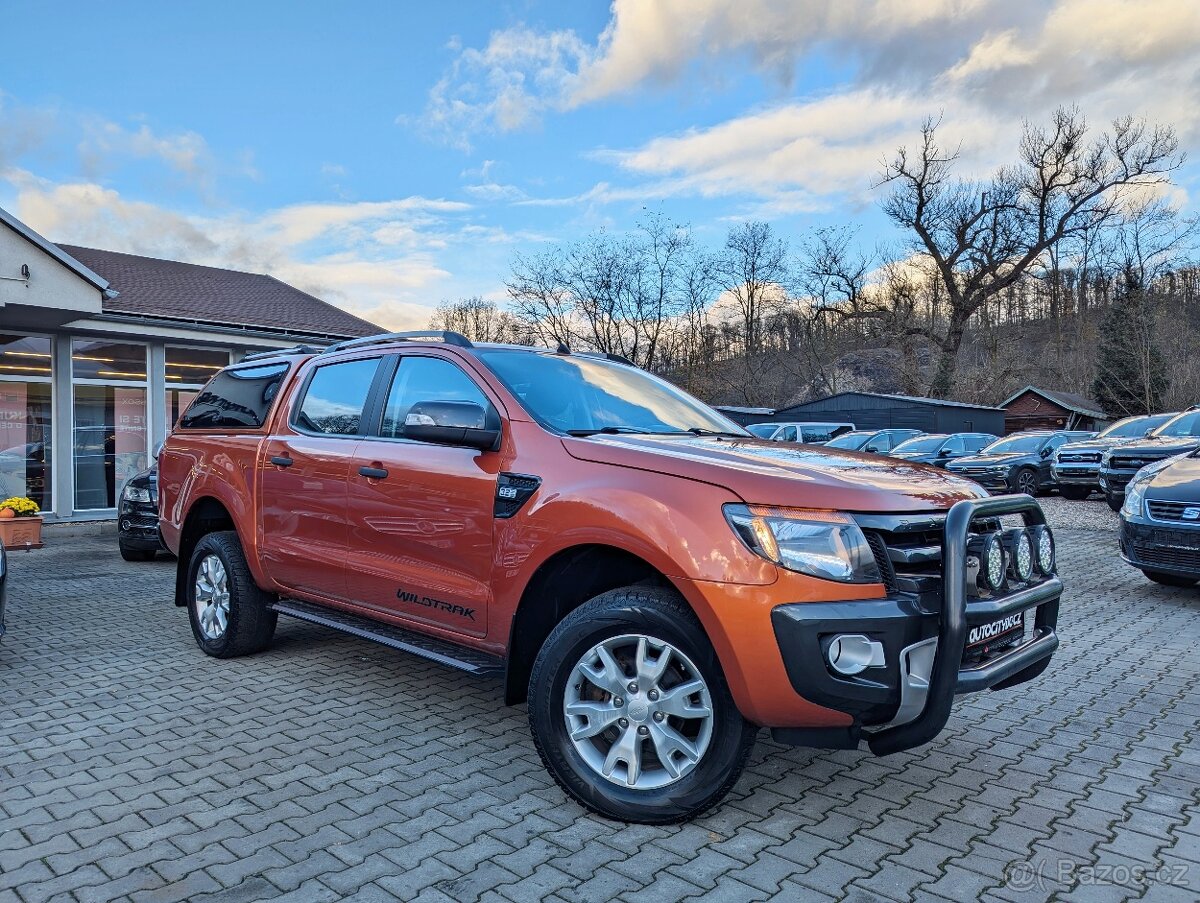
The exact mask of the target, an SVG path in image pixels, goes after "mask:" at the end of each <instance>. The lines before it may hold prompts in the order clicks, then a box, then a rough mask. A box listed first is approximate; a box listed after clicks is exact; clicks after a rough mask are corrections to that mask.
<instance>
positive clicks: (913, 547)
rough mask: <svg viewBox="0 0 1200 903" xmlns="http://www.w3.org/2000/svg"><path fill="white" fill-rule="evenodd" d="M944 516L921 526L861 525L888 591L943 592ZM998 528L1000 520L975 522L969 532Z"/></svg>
mask: <svg viewBox="0 0 1200 903" xmlns="http://www.w3.org/2000/svg"><path fill="white" fill-rule="evenodd" d="M944 522H945V521H944V516H938V517H937V518H934V519H930V520H927V521H925V522H924V523H920V522H918V523H905V522H904V519H903V518H897V519H896V522H895V526H894V527H892V528H891V529H883V528H881V524H880V519H875V518H872V519H870V522H864V523H863V524H862V526H863V533H864V534H865V535H866V537H867V544H868V545H870V547H871V554H872V555H874V557H875V563H876V564H877V565H878V566H879V572H880V573H881V574H882V575H883V582H884V585H885V586H886V587H887V588H888V591H889V592H895V591H897V590H898V591H900V592H905V593H916V594H919V595H924V594H935V593H936V594H937V595H938V596H940V594H941V591H942V538H943V537H942V531H943V524H944ZM999 529H1000V521H999V520H997V519H995V518H989V519H987V520H983V521H977V522H976V523H975V524H973V525H972V530H974V531H978V532H990V531H994V530H999Z"/></svg>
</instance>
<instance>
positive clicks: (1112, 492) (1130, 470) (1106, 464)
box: [1100, 405, 1200, 511]
mask: <svg viewBox="0 0 1200 903" xmlns="http://www.w3.org/2000/svg"><path fill="white" fill-rule="evenodd" d="M1197 448H1200V405H1193V406H1192V407H1190V408H1188V409H1187V410H1186V411H1184V412H1183V413H1181V414H1177V415H1176V416H1175V417H1174V418H1173V419H1171V420H1168V421H1167V422H1166V423H1164V424H1163V425H1162V426H1160V427H1159V428H1158V429H1157V430H1155V432H1154V435H1153V436H1152V437H1150V438H1148V439H1146V440H1145V441H1141V442H1130V443H1128V444H1127V445H1118V446H1116V447H1115V448H1111V449H1109V450H1108V451H1106V452H1105V453H1104V455H1103V456H1102V457H1101V458H1100V488H1101V489H1102V490H1103V491H1104V498H1105V499H1107V500H1108V507H1110V508H1112V510H1113V511H1119V510H1120V508H1121V502H1122V501H1123V500H1124V498H1125V485H1126V484H1127V483H1128V482H1129V481H1130V480H1131V479H1133V475H1134V474H1135V473H1137V472H1138V471H1139V470H1141V469H1142V468H1143V467H1145V466H1146V465H1147V464H1154V463H1155V462H1157V461H1162V460H1163V459H1164V458H1173V457H1175V456H1176V455H1182V454H1186V453H1187V452H1190V451H1193V450H1194V449H1197Z"/></svg>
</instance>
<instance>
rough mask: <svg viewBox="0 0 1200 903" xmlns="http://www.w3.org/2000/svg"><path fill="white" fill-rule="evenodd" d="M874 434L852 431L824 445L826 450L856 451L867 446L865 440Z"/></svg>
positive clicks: (864, 431)
mask: <svg viewBox="0 0 1200 903" xmlns="http://www.w3.org/2000/svg"><path fill="white" fill-rule="evenodd" d="M874 435H875V434H874V433H872V432H869V431H868V430H854V431H853V432H850V433H842V434H841V435H840V436H838V437H837V438H836V439H830V440H829V441H828V442H826V443H825V447H826V448H848V449H851V450H856V449H860V448H862V447H863V446H864V445H866V444H867V440H868V439H870V438H871V437H872V436H874Z"/></svg>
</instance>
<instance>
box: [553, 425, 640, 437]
mask: <svg viewBox="0 0 1200 903" xmlns="http://www.w3.org/2000/svg"><path fill="white" fill-rule="evenodd" d="M648 432H650V430H644V429H642V428H641V427H637V426H598V427H596V428H595V429H592V430H567V435H568V436H583V437H585V438H586V437H587V436H595V435H596V434H597V433H608V434H613V433H648Z"/></svg>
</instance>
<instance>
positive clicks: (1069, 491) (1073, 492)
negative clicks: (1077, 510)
mask: <svg viewBox="0 0 1200 903" xmlns="http://www.w3.org/2000/svg"><path fill="white" fill-rule="evenodd" d="M1058 494H1059V495H1061V496H1062V497H1063V498H1065V499H1070V500H1071V501H1073V502H1082V501H1083V500H1084V499H1086V498H1087V497H1088V496H1089V495H1091V494H1092V490H1091V489H1089V488H1088V487H1087V486H1059V487H1058Z"/></svg>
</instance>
